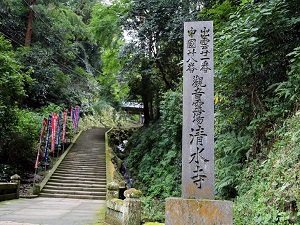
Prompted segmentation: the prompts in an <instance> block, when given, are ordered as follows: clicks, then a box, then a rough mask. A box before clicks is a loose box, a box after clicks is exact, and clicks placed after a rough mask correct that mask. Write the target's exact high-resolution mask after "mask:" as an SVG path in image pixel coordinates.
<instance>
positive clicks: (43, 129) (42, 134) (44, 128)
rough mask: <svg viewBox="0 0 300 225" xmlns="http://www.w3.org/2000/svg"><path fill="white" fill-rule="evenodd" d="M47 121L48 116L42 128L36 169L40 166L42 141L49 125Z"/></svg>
mask: <svg viewBox="0 0 300 225" xmlns="http://www.w3.org/2000/svg"><path fill="white" fill-rule="evenodd" d="M47 122H48V120H47V118H44V121H43V126H42V130H41V135H40V143H39V146H38V151H37V156H36V161H35V165H34V168H35V169H37V168H38V166H39V161H40V154H41V147H42V142H43V138H44V135H45V130H46V127H47Z"/></svg>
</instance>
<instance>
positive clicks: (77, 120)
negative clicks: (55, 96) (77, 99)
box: [75, 106, 80, 129]
mask: <svg viewBox="0 0 300 225" xmlns="http://www.w3.org/2000/svg"><path fill="white" fill-rule="evenodd" d="M79 113H80V107H79V106H76V107H75V115H76V116H75V124H76V126H75V128H76V129H77V128H78V122H79Z"/></svg>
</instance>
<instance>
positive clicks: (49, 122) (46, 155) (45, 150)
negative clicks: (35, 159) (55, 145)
mask: <svg viewBox="0 0 300 225" xmlns="http://www.w3.org/2000/svg"><path fill="white" fill-rule="evenodd" d="M51 123H52V116H51V115H49V117H48V124H47V135H46V141H45V148H44V156H43V158H44V160H45V165H46V164H47V161H48V149H49V142H50V135H51Z"/></svg>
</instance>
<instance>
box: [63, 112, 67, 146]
mask: <svg viewBox="0 0 300 225" xmlns="http://www.w3.org/2000/svg"><path fill="white" fill-rule="evenodd" d="M66 126H67V110H64V115H63V128H62V143H66V141H67V139H66Z"/></svg>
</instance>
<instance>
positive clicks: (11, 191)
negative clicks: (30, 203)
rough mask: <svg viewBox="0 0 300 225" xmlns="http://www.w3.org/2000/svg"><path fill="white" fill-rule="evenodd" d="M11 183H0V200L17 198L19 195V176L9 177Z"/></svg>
mask: <svg viewBox="0 0 300 225" xmlns="http://www.w3.org/2000/svg"><path fill="white" fill-rule="evenodd" d="M11 181H12V183H0V201H6V200H11V199H17V198H19V197H20V176H19V175H17V174H15V175H13V176H12V177H11Z"/></svg>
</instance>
